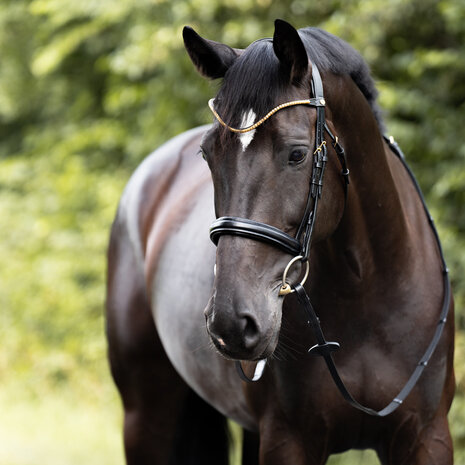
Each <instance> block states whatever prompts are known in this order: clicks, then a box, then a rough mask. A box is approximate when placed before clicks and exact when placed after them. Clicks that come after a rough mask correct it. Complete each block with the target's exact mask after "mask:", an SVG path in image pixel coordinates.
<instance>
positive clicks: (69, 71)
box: [0, 0, 465, 465]
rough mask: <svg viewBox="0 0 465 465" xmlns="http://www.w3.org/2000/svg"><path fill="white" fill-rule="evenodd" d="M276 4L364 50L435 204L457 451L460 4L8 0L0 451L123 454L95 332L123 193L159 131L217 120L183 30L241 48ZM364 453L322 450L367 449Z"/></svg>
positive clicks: (111, 459)
mask: <svg viewBox="0 0 465 465" xmlns="http://www.w3.org/2000/svg"><path fill="white" fill-rule="evenodd" d="M275 18H282V19H285V20H287V21H289V22H291V23H292V24H293V25H294V26H296V27H304V26H307V25H313V26H320V27H323V28H324V29H327V30H328V31H330V32H332V33H334V34H336V35H338V36H340V37H342V38H343V39H345V40H347V41H348V42H349V43H350V44H352V45H353V46H354V47H355V48H357V49H358V50H359V51H360V52H361V53H362V55H363V56H364V57H365V59H366V60H367V61H368V63H369V64H370V66H371V68H372V71H373V75H374V77H375V79H376V81H377V85H378V88H379V90H380V103H381V106H382V107H383V109H384V110H385V118H386V123H387V127H388V129H389V133H390V134H393V135H395V137H396V139H397V140H398V141H399V143H400V144H401V146H402V148H403V149H404V151H405V153H406V155H407V159H408V161H409V163H410V165H411V166H412V168H413V169H414V171H415V173H416V175H417V177H418V179H419V181H420V184H421V186H422V188H423V190H424V192H425V195H426V197H427V200H428V204H429V206H430V208H431V211H432V213H433V216H434V217H435V218H436V220H437V223H438V226H439V232H440V235H441V238H442V241H443V245H444V249H445V253H446V258H447V261H448V264H449V267H450V269H451V276H452V284H453V289H454V294H455V299H456V310H457V316H456V323H457V349H456V363H455V364H456V372H457V389H458V390H457V395H456V398H455V401H454V404H453V407H452V411H451V414H450V420H451V425H452V433H453V437H454V441H455V456H456V463H458V464H465V368H464V366H463V360H464V356H465V310H464V302H465V214H464V212H463V206H464V201H465V189H464V185H465V165H464V160H465V144H464V130H465V128H464V126H465V104H464V101H465V49H464V43H465V2H464V1H463V0H456V1H452V0H445V1H437V0H436V1H433V0H413V1H407V0H393V1H385V0H384V1H383V0H363V1H362V0H358V1H356V0H348V1H342V0H341V1H331V0H328V1H324V2H323V1H309V0H293V1H291V0H281V1H279V2H272V1H271V0H259V1H256V2H251V1H249V0H228V1H227V2H225V1H217V0H192V1H185V0H169V1H165V0H137V1H136V0H79V1H72V0H69V1H66V0H35V1H25V0H2V1H1V3H0V233H1V236H0V237H1V240H0V260H1V265H0V340H1V349H0V465H31V464H34V465H35V464H39V463H46V464H48V465H54V464H84V463H85V464H87V465H92V464H100V465H105V464H122V463H123V452H122V443H121V434H120V429H121V418H122V415H121V407H120V403H119V399H118V396H117V394H116V391H115V388H114V386H113V384H112V382H111V379H110V376H109V372H108V368H107V362H106V343H105V339H104V322H103V301H104V280H105V250H106V244H107V239H108V232H109V228H110V224H111V221H112V218H113V215H114V212H115V209H116V206H117V202H118V199H119V195H120V193H121V191H122V189H123V187H124V185H125V183H126V181H127V180H128V178H129V176H130V174H131V172H132V171H133V170H134V169H135V167H136V166H137V165H138V163H139V162H140V161H141V160H142V159H143V157H144V156H146V155H147V154H148V153H149V152H151V151H152V150H153V149H154V148H156V147H157V146H158V145H159V144H160V143H162V142H163V141H165V140H166V139H167V138H169V137H171V136H173V135H175V134H177V133H179V132H182V131H184V130H186V129H188V128H190V127H193V126H196V125H199V124H203V123H206V122H210V121H211V115H210V113H209V111H208V109H207V106H206V102H207V100H208V98H210V97H212V96H213V95H214V94H215V92H216V89H217V88H218V83H208V82H206V81H204V80H202V79H201V78H200V77H199V76H198V75H197V74H196V73H195V71H194V69H193V66H192V65H191V62H190V60H189V59H188V57H187V55H186V53H185V51H184V49H183V45H182V39H181V30H182V27H183V26H184V25H185V24H189V25H191V26H194V27H195V28H196V29H197V30H198V32H200V33H201V34H202V35H203V36H205V37H208V38H211V39H214V40H217V41H222V42H226V43H228V44H229V45H231V46H234V47H244V46H246V45H247V44H249V43H250V42H252V41H253V40H256V39H258V38H261V37H266V36H271V35H272V34H273V21H274V19H275ZM373 457H374V456H373V455H372V454H371V453H370V452H365V453H352V454H349V455H347V454H346V455H343V456H341V457H339V458H335V459H332V460H333V462H332V463H346V464H349V463H350V464H354V463H364V464H369V463H377V462H376V460H375V459H374V458H373Z"/></svg>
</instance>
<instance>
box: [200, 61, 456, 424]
mask: <svg viewBox="0 0 465 465" xmlns="http://www.w3.org/2000/svg"><path fill="white" fill-rule="evenodd" d="M312 93H313V98H310V99H308V100H295V101H293V102H287V103H284V104H281V105H278V106H277V107H275V108H274V109H273V110H271V111H270V112H269V113H267V114H266V115H265V116H264V117H263V118H262V119H260V120H259V121H257V122H256V123H255V124H253V125H252V126H249V127H246V128H240V129H237V128H231V127H230V126H228V125H227V124H226V123H225V122H224V121H223V120H222V119H221V118H220V116H219V115H218V113H217V112H216V111H215V109H214V107H213V100H210V101H209V107H210V109H211V110H212V112H213V114H214V116H215V117H216V119H217V120H218V121H219V123H220V124H221V125H222V126H224V127H226V128H228V129H229V130H230V131H232V132H235V133H245V132H248V131H252V130H254V129H256V128H257V127H258V126H260V125H261V124H263V123H264V122H265V121H266V120H267V119H268V118H270V117H271V116H272V115H273V114H275V113H276V112H277V111H279V110H281V109H283V108H288V107H290V106H294V105H310V106H313V107H315V108H316V111H317V118H316V128H315V151H314V157H313V168H312V178H311V185H310V192H309V195H308V199H307V203H306V207H305V212H304V215H303V218H302V221H301V223H300V226H299V228H298V230H297V234H296V237H295V238H294V237H292V236H290V235H289V234H286V233H285V232H283V231H281V230H280V229H278V228H275V227H274V226H270V225H268V224H266V223H260V222H257V221H254V220H250V219H246V218H239V217H231V216H226V217H221V218H218V219H217V220H216V221H214V222H213V223H212V225H211V227H210V238H211V240H212V241H213V242H214V243H215V245H217V244H218V241H219V238H220V237H221V236H222V235H233V236H240V237H246V238H249V239H254V240H257V241H261V242H265V243H267V244H270V245H273V246H275V247H278V248H280V249H281V250H282V251H284V252H285V253H287V254H290V255H294V258H293V259H292V260H291V261H290V262H289V264H288V265H287V266H286V269H285V270H284V273H283V283H282V286H281V289H280V291H279V295H282V296H286V295H287V294H289V293H291V292H295V293H296V296H297V299H298V301H299V303H300V304H301V306H302V307H303V309H304V311H305V313H306V316H307V321H308V324H309V325H310V326H311V328H312V330H313V333H314V336H315V338H316V341H317V344H316V345H314V346H313V347H311V348H310V349H309V350H308V352H309V353H310V354H313V355H319V356H321V357H323V358H324V360H325V362H326V365H327V367H328V370H329V372H330V374H331V376H332V378H333V380H334V382H335V384H336V386H337V388H338V389H339V391H340V392H341V394H342V396H343V397H344V399H345V400H346V401H347V402H348V403H349V404H350V405H352V406H353V407H355V408H357V409H358V410H361V411H362V412H365V413H367V414H369V415H372V416H377V417H384V416H386V415H389V414H390V413H392V412H393V411H394V410H396V409H397V408H398V407H399V406H400V405H401V404H402V403H403V401H404V400H405V398H406V397H407V396H408V394H409V393H410V392H411V391H412V389H413V388H414V386H415V385H416V383H417V381H418V379H419V378H420V376H421V374H422V373H423V371H424V369H425V367H426V366H427V365H428V362H429V360H430V358H431V356H432V355H433V353H434V351H435V349H436V347H437V345H438V343H439V340H440V338H441V335H442V332H443V329H444V325H445V323H446V321H447V315H448V312H449V306H450V305H449V304H450V296H451V290H450V282H449V277H448V269H447V266H446V262H445V259H444V254H443V251H442V246H441V243H440V240H439V235H438V232H437V230H436V227H435V225H434V221H433V219H432V217H431V215H430V213H429V211H428V208H427V206H426V202H425V199H424V197H423V194H422V192H421V189H420V187H419V185H418V183H417V181H416V179H415V177H414V175H413V173H412V171H411V170H410V168H409V167H408V165H407V163H406V161H405V157H404V154H403V153H402V151H401V149H400V147H399V146H398V145H397V143H396V142H395V141H394V139H392V138H387V137H386V136H384V139H385V141H386V142H387V144H388V145H389V147H390V149H391V151H392V152H393V153H394V154H395V155H396V156H397V157H398V158H399V160H400V161H401V162H402V164H403V166H404V168H405V169H406V170H407V173H408V174H409V176H410V178H411V180H412V182H413V184H414V186H415V188H416V191H417V193H418V196H419V197H420V200H421V202H422V205H423V208H424V211H425V214H426V216H427V218H428V222H429V225H430V227H431V229H432V231H433V234H434V237H435V239H436V244H437V247H438V251H439V254H440V257H441V266H442V275H443V282H444V300H443V304H442V309H441V313H440V317H439V321H438V324H437V327H436V330H435V333H434V336H433V339H432V340H431V342H430V344H429V346H428V348H427V349H426V351H425V353H424V354H423V357H422V358H421V360H420V361H419V362H418V364H417V366H416V368H415V370H414V371H413V373H412V375H411V376H410V378H409V379H408V381H407V383H406V384H405V385H404V387H403V388H402V389H401V390H400V392H399V393H398V395H397V396H396V397H395V398H394V399H393V400H392V401H391V402H390V403H389V404H388V405H387V406H386V407H385V408H383V409H381V410H379V411H376V410H373V409H371V408H369V407H365V406H363V405H361V404H360V403H358V402H357V401H356V400H355V399H354V398H353V397H352V395H351V394H350V392H349V391H348V389H347V388H346V386H345V384H344V382H343V381H342V378H341V377H340V375H339V373H338V370H337V368H336V365H335V363H334V360H333V356H332V353H333V352H334V351H336V350H338V349H339V348H340V345H339V343H337V342H329V341H327V340H326V338H325V336H324V334H323V331H322V329H321V325H320V320H319V318H318V316H317V314H316V312H315V310H314V308H313V305H312V303H311V301H310V297H309V296H308V294H307V292H306V291H305V289H304V287H303V284H304V283H305V280H306V279H307V276H308V270H309V263H308V260H309V255H310V247H311V241H312V234H313V229H314V224H315V218H316V213H317V208H318V201H319V199H320V198H321V194H322V188H323V177H324V172H325V167H326V162H327V161H328V156H327V145H326V141H325V138H324V136H325V133H327V134H328V135H329V137H330V138H331V140H332V145H333V148H334V149H335V152H336V155H337V156H338V158H339V161H340V163H341V166H342V172H341V175H342V176H343V180H344V195H345V198H346V197H347V190H348V185H349V170H348V169H347V160H346V155H345V152H344V149H343V148H342V146H341V145H340V144H339V141H338V138H337V136H335V135H334V134H333V133H332V132H331V130H330V129H329V127H328V125H327V124H326V121H325V99H324V94H323V83H322V80H321V76H320V73H319V71H318V68H317V67H316V66H315V65H314V64H312ZM297 261H301V262H302V264H305V266H306V270H305V274H304V277H303V279H302V281H301V282H300V283H299V284H295V285H290V284H289V283H288V282H287V274H288V272H289V269H290V268H291V267H292V265H293V264H294V263H296V262H297ZM265 362H266V361H265V360H260V361H259V362H258V363H257V367H256V369H255V373H254V376H253V378H249V377H248V376H247V375H246V374H245V373H244V371H243V369H242V366H241V363H240V361H237V362H236V369H237V372H238V374H239V376H240V378H241V379H242V380H244V381H247V382H255V381H258V380H259V379H260V378H261V375H262V373H263V370H264V366H265Z"/></svg>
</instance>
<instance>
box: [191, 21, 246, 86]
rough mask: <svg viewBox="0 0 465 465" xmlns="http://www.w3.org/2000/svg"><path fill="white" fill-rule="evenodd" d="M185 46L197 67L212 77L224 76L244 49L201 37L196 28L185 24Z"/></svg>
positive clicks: (205, 74)
mask: <svg viewBox="0 0 465 465" xmlns="http://www.w3.org/2000/svg"><path fill="white" fill-rule="evenodd" d="M182 36H183V38H184V46H185V47H186V50H187V53H188V54H189V56H190V58H191V60H192V62H193V63H194V65H195V67H196V68H197V70H198V71H199V73H200V74H202V75H203V76H205V77H207V78H210V79H217V78H221V77H224V75H225V74H226V71H227V70H228V69H229V67H230V66H231V65H232V64H233V63H234V61H236V59H237V58H238V57H239V56H240V54H241V53H242V50H238V49H235V48H231V47H228V46H227V45H224V44H220V43H219V42H213V41H212V40H207V39H204V38H202V37H200V36H199V35H198V34H197V33H196V32H195V31H194V29H192V28H191V27H188V26H185V27H184V29H183V31H182Z"/></svg>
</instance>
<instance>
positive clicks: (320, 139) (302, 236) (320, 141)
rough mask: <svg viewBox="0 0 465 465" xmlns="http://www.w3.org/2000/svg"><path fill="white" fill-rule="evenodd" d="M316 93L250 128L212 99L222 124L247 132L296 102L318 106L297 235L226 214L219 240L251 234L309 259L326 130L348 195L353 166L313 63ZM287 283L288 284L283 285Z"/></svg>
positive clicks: (217, 225) (215, 236)
mask: <svg viewBox="0 0 465 465" xmlns="http://www.w3.org/2000/svg"><path fill="white" fill-rule="evenodd" d="M312 93H313V98H310V99H307V100H295V101H293V102H288V103H284V104H281V105H278V106H277V107H276V108H274V109H273V110H271V111H270V112H269V113H268V114H267V115H265V116H264V117H263V118H262V119H261V120H260V121H258V122H257V123H255V124H253V125H252V126H249V127H248V128H241V129H236V128H231V127H229V126H228V125H226V123H224V121H223V120H222V119H221V118H220V116H219V115H218V113H217V112H216V111H215V109H214V108H213V104H212V101H210V102H209V105H210V108H211V109H212V111H213V114H214V115H215V117H216V118H217V119H218V121H219V122H220V124H222V125H223V126H225V127H227V128H228V129H229V130H231V131H232V132H236V133H244V132H247V131H251V130H253V129H255V128H257V127H258V126H259V125H261V124H262V123H264V122H265V121H266V120H267V119H268V118H269V117H270V116H272V115H273V114H274V113H276V112H277V111H279V110H282V109H283V108H288V107H290V106H293V105H309V106H312V107H315V108H316V112H317V114H316V128H315V151H314V157H313V170H312V179H311V185H310V190H309V194H308V198H307V203H306V207H305V212H304V215H303V217H302V221H301V222H300V225H299V227H298V229H297V234H296V236H295V237H292V236H290V235H289V234H287V233H285V232H283V231H281V230H280V229H278V228H275V227H274V226H270V225H268V224H266V223H260V222H258V221H254V220H250V219H246V218H239V217H236V216H223V217H221V218H218V219H217V220H216V221H214V222H213V224H212V225H211V227H210V238H211V240H212V241H213V242H214V243H215V244H218V240H219V238H220V237H221V236H222V235H225V234H227V235H233V236H241V237H247V238H249V239H254V240H257V241H262V242H266V243H268V244H271V245H273V246H275V247H278V248H280V249H281V250H283V251H284V252H286V253H288V254H290V255H294V256H295V257H301V258H300V259H301V261H302V262H307V261H308V258H309V254H310V246H311V240H312V234H313V227H314V224H315V218H316V212H317V209H318V201H319V199H320V198H321V192H322V188H323V177H324V173H325V167H326V163H327V161H328V150H327V146H326V141H325V138H324V136H325V132H326V133H327V134H328V135H329V137H330V138H331V140H332V143H333V147H334V149H335V151H336V154H337V156H338V158H339V161H340V163H341V166H342V172H341V174H342V176H343V179H344V193H345V196H347V187H348V185H349V170H348V169H347V160H346V155H345V152H344V149H343V148H342V146H341V144H340V143H339V140H338V138H337V136H335V135H334V134H333V133H332V131H331V130H330V128H329V127H328V125H327V124H326V121H325V105H326V101H325V98H324V94H323V82H322V80H321V76H320V73H319V71H318V68H317V67H316V66H315V65H312ZM283 287H284V286H283ZM289 292H290V291H289V289H287V288H286V289H283V288H281V291H280V294H281V295H285V294H287V293H289Z"/></svg>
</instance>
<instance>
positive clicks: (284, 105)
mask: <svg viewBox="0 0 465 465" xmlns="http://www.w3.org/2000/svg"><path fill="white" fill-rule="evenodd" d="M213 100H214V99H210V100H209V101H208V106H209V107H210V110H211V111H212V113H213V114H214V115H215V118H216V119H217V120H218V122H219V123H220V124H221V125H222V126H224V127H225V128H227V129H229V130H230V131H232V132H235V133H238V134H244V133H245V132H249V131H253V130H254V129H256V128H258V126H260V125H261V124H263V123H264V122H265V121H266V120H267V119H268V118H269V117H270V116H273V115H274V114H275V113H276V112H277V111H279V110H282V109H283V108H287V107H292V106H294V105H312V104H313V101H312V100H308V99H307V100H294V101H292V102H287V103H282V104H281V105H278V106H277V107H275V108H273V109H272V110H271V111H269V112H268V113H267V114H266V115H265V116H264V117H263V118H262V119H261V120H259V121H257V122H256V123H255V124H252V126H249V127H247V128H241V129H237V128H232V127H231V126H228V125H227V124H226V123H225V122H224V121H223V120H222V119H221V117H220V115H219V114H218V113H217V112H216V110H215V108H214V107H213ZM324 104H325V101H324V99H321V100H320V105H321V106H324Z"/></svg>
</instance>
